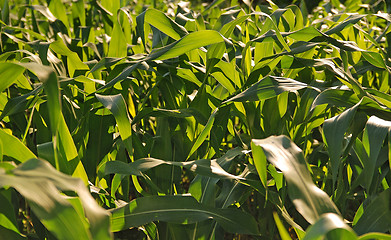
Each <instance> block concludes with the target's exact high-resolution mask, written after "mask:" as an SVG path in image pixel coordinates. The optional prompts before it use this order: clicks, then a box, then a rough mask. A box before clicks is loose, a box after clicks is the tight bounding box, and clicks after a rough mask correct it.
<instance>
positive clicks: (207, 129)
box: [187, 108, 219, 159]
mask: <svg viewBox="0 0 391 240" xmlns="http://www.w3.org/2000/svg"><path fill="white" fill-rule="evenodd" d="M218 110H219V109H218V108H216V109H215V110H214V111H213V113H212V114H211V115H210V117H209V119H208V122H207V123H206V124H205V127H204V129H202V131H201V133H200V135H198V137H197V139H196V141H195V142H194V144H193V146H192V147H191V149H190V152H189V154H188V155H187V159H189V158H190V157H191V155H193V153H194V152H195V151H197V149H198V148H199V147H200V146H201V144H202V143H203V142H204V141H205V139H206V137H207V136H208V135H209V134H210V130H212V127H213V123H214V120H215V117H216V114H217V111H218Z"/></svg>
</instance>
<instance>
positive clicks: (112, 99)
mask: <svg viewBox="0 0 391 240" xmlns="http://www.w3.org/2000/svg"><path fill="white" fill-rule="evenodd" d="M95 96H96V98H97V99H98V100H99V101H100V102H101V103H102V104H103V106H104V107H105V108H107V109H109V110H110V112H111V113H112V114H113V116H114V118H115V120H116V122H117V124H118V129H119V133H120V135H121V139H122V141H123V143H124V144H125V147H126V149H127V150H128V153H129V155H130V156H132V153H133V148H132V127H131V124H130V122H131V119H130V116H129V113H128V110H127V107H126V103H125V99H124V98H123V97H122V95H121V94H117V95H107V96H104V95H99V94H97V93H96V94H95Z"/></svg>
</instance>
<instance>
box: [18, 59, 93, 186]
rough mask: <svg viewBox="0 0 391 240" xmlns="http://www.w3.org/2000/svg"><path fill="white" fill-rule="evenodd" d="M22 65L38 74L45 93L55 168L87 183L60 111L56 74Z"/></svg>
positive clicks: (30, 65) (25, 64) (43, 68)
mask: <svg viewBox="0 0 391 240" xmlns="http://www.w3.org/2000/svg"><path fill="white" fill-rule="evenodd" d="M23 66H24V67H26V68H27V69H28V70H30V71H31V72H33V73H34V74H36V75H37V76H38V78H39V80H40V81H41V82H42V83H43V86H44V91H45V93H46V94H47V102H48V110H49V121H50V129H51V133H52V141H53V146H54V149H55V150H56V151H55V156H54V158H55V162H56V168H57V169H58V170H61V171H63V172H65V173H68V174H72V176H75V177H80V178H81V179H83V181H84V182H85V183H86V184H87V182H88V177H87V174H86V172H85V170H84V167H83V165H82V162H81V161H80V159H79V155H78V152H77V149H76V146H75V143H74V141H73V139H72V136H71V134H70V132H69V129H68V126H67V124H66V122H65V119H64V116H63V114H62V111H61V101H60V90H59V83H58V79H57V76H56V74H55V73H54V71H53V70H52V69H51V68H49V67H47V66H42V65H39V64H36V63H23ZM61 157H64V159H63V158H61Z"/></svg>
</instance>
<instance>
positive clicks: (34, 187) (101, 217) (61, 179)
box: [0, 159, 111, 239]
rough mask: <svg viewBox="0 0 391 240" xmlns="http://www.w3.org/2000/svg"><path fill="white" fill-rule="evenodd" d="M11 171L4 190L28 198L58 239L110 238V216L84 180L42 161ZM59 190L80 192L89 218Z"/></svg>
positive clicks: (2, 181)
mask: <svg viewBox="0 0 391 240" xmlns="http://www.w3.org/2000/svg"><path fill="white" fill-rule="evenodd" d="M11 172H12V175H8V174H4V173H0V187H13V188H15V189H16V190H17V191H18V192H19V193H20V194H21V195H22V196H24V197H25V198H26V199H27V200H28V203H29V206H30V207H31V209H32V211H33V212H34V213H35V214H36V215H37V217H38V218H39V219H40V221H41V222H42V223H43V224H44V225H45V227H46V228H47V229H48V230H49V231H51V232H52V233H53V234H54V235H55V236H56V237H57V238H58V239H110V237H111V234H110V232H109V215H108V213H107V212H106V211H105V210H104V209H103V208H101V207H100V206H99V205H98V204H97V203H96V202H95V200H94V198H92V196H91V194H90V193H89V191H88V189H87V188H86V187H85V186H84V183H83V181H81V180H80V179H77V178H72V177H70V176H68V175H65V174H62V173H60V172H58V171H56V170H55V169H54V168H53V167H52V166H51V165H50V164H49V163H47V162H45V161H42V160H38V159H30V160H29V161H27V162H25V163H23V164H21V165H19V166H18V167H17V168H15V169H13V170H12V171H11ZM59 191H74V192H76V193H77V194H78V196H79V199H80V201H81V203H82V205H83V208H84V212H85V215H86V216H83V215H81V214H80V212H77V211H76V210H75V209H74V208H73V206H72V205H71V204H70V202H69V201H68V199H67V198H68V197H67V196H64V195H63V194H60V192H59ZM85 217H87V219H88V222H89V223H88V222H87V220H86V219H85Z"/></svg>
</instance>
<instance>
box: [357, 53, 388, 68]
mask: <svg viewBox="0 0 391 240" xmlns="http://www.w3.org/2000/svg"><path fill="white" fill-rule="evenodd" d="M361 54H362V56H363V57H364V58H365V60H367V61H368V62H369V63H370V64H372V65H373V66H375V67H378V68H383V69H388V68H387V65H386V63H385V62H384V59H383V57H382V55H381V54H380V53H377V52H370V51H363V52H361Z"/></svg>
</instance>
